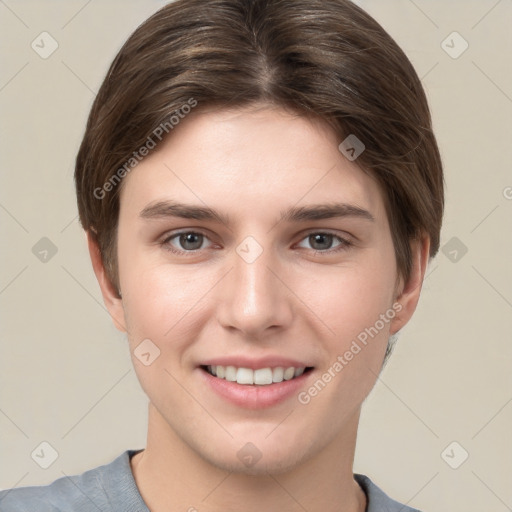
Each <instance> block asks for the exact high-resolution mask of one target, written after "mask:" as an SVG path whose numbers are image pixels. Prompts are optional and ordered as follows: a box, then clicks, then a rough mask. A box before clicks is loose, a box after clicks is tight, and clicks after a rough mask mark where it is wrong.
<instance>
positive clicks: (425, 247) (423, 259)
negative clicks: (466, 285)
mask: <svg viewBox="0 0 512 512" xmlns="http://www.w3.org/2000/svg"><path fill="white" fill-rule="evenodd" d="M411 253H412V268H411V274H410V276H409V279H408V280H407V282H406V283H404V284H403V286H402V287H401V290H399V293H398V294H397V296H396V297H395V300H394V303H396V304H397V308H396V311H398V313H397V314H396V316H395V318H394V319H393V321H392V322H391V326H390V334H395V333H397V332H398V331H399V330H400V329H402V327H404V326H405V324H406V323H407V322H408V321H409V320H410V319H411V317H412V315H413V313H414V311H415V310H416V306H417V304H418V300H419V298H420V293H421V287H422V285H423V279H424V277H425V272H426V269H427V264H428V260H429V253H430V238H429V237H428V236H427V235H423V236H422V237H420V238H418V239H415V240H413V241H411ZM398 304H399V305H400V307H398Z"/></svg>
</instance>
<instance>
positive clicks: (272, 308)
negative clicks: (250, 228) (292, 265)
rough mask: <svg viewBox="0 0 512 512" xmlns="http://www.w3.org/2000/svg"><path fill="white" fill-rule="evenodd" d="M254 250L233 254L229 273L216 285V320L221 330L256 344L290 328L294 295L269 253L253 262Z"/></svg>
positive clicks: (279, 267) (264, 253)
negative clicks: (217, 287)
mask: <svg viewBox="0 0 512 512" xmlns="http://www.w3.org/2000/svg"><path fill="white" fill-rule="evenodd" d="M246 247H247V246H246ZM254 250H255V248H254V247H250V251H248V252H243V248H242V250H240V251H233V254H232V258H231V261H230V263H232V266H231V271H230V272H229V273H228V274H227V275H226V277H225V278H224V279H223V280H222V281H221V282H220V283H219V284H220V288H219V291H218V292H219V295H220V296H219V297H218V299H219V302H218V307H217V319H218V321H219V323H220V324H221V325H222V326H223V327H224V328H226V329H228V330H231V331H238V332H239V334H242V335H243V337H244V338H247V339H251V340H259V339H263V338H264V337H265V336H267V335H268V334H269V333H271V332H278V331H279V330H280V329H281V330H282V329H284V328H286V327H287V326H289V325H290V323H291V321H292V313H293V310H292V300H293V294H292V293H291V291H290V289H289V288H288V287H287V285H286V284H285V283H286V276H285V275H284V274H285V272H284V267H283V265H280V263H279V261H278V258H277V256H276V255H275V254H273V252H272V250H271V249H265V250H263V252H261V254H259V256H257V257H256V259H254V260H253V257H254V256H255V254H252V255H251V251H254ZM256 254H257V253H256Z"/></svg>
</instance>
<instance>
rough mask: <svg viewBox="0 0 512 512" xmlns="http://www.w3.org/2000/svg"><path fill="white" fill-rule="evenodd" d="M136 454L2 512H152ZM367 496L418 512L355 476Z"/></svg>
mask: <svg viewBox="0 0 512 512" xmlns="http://www.w3.org/2000/svg"><path fill="white" fill-rule="evenodd" d="M135 453H137V452H136V451H126V452H124V453H122V454H121V455H120V456H119V457H117V459H115V460H114V461H112V462H111V463H109V464H106V465H105V466H100V467H98V468H95V469H91V470H90V471H86V472H85V473H83V474H81V475H76V476H69V477H63V478H59V479H58V480H56V481H55V482H53V483H52V484H50V485H43V486H34V487H19V488H15V489H8V490H5V491H1V492H0V511H1V512H149V509H148V507H147V506H146V504H145V503H144V501H143V500H142V497H141V495H140V493H139V490H138V488H137V485H136V484H135V480H134V478H133V474H132V471H131V467H130V458H131V456H132V455H134V454H135ZM354 478H355V479H356V481H357V483H358V484H359V485H360V486H361V488H362V489H363V491H364V492H365V494H366V498H367V501H368V506H367V508H366V512H419V511H418V510H416V509H413V508H410V507H407V506H406V505H402V504H400V503H398V502H396V501H394V500H392V499H391V498H389V497H388V496H387V495H386V494H385V493H384V492H383V491H381V490H380V489H379V488H378V487H377V486H376V485H375V484H374V483H373V482H372V481H371V480H370V479H369V478H368V477H367V476H365V475H359V474H357V473H356V474H354Z"/></svg>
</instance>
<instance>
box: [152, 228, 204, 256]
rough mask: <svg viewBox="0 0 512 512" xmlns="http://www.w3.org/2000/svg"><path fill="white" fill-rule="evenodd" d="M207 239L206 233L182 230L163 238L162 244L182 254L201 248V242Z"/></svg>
mask: <svg viewBox="0 0 512 512" xmlns="http://www.w3.org/2000/svg"><path fill="white" fill-rule="evenodd" d="M205 240H207V237H206V235H204V234H203V233H198V232H196V231H184V232H181V233H175V234H173V235H171V236H168V237H167V238H166V239H165V240H163V242H162V245H164V246H165V247H166V248H167V249H169V250H170V251H171V252H174V253H177V254H183V253H187V252H193V251H198V250H200V249H203V248H204V247H203V242H204V241H205Z"/></svg>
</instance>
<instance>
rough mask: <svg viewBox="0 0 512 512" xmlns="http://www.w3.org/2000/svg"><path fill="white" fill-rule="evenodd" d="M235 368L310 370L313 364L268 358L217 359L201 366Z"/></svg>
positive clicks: (273, 357)
mask: <svg viewBox="0 0 512 512" xmlns="http://www.w3.org/2000/svg"><path fill="white" fill-rule="evenodd" d="M219 365H220V366H235V367H236V368H250V369H252V370H258V369H259V368H277V367H279V366H282V367H283V368H289V367H290V366H293V367H294V368H310V367H312V365H311V364H307V363H305V362H303V361H298V360H297V359H290V358H287V357H281V356H266V357H261V358H257V359H254V358H249V357H243V356H240V357H216V358H212V359H208V360H206V361H204V362H202V363H201V364H200V366H219Z"/></svg>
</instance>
